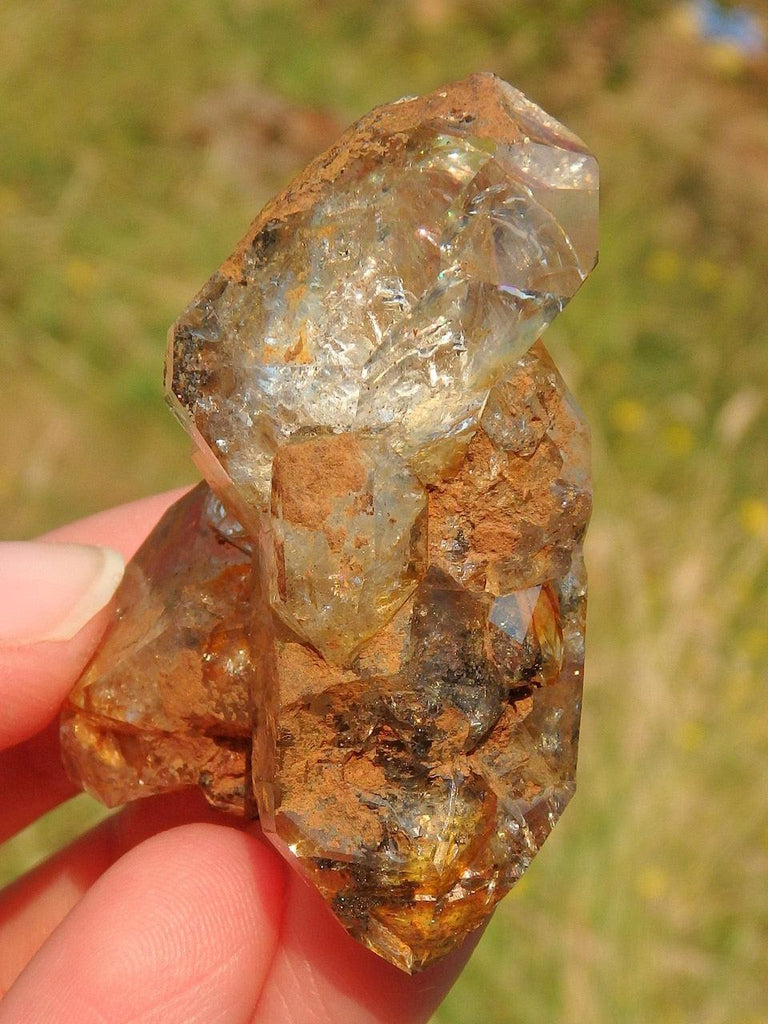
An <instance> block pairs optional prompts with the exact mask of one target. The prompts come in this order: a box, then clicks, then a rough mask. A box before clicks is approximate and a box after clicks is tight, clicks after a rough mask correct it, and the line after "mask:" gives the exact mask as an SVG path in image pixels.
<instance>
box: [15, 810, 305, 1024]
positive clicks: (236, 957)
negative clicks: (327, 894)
mask: <svg viewBox="0 0 768 1024" xmlns="http://www.w3.org/2000/svg"><path fill="white" fill-rule="evenodd" d="M284 884H285V869H284V867H283V865H282V864H281V863H280V862H279V858H278V857H277V856H276V855H275V854H274V853H273V852H272V851H271V850H269V849H268V848H267V847H266V845H265V844H263V843H260V842H259V841H258V840H256V839H254V838H253V837H252V836H249V835H248V834H246V833H244V832H241V831H238V830H236V829H232V828H227V827H225V826H220V825H212V824H194V825H182V826H179V827H177V828H174V829H171V830H170V831H168V832H164V833H162V834H161V835H158V836H155V837H153V838H151V839H149V840H147V841H146V842H144V843H142V844H141V845H140V846H138V847H136V848H135V849H134V850H132V851H130V852H129V853H128V854H126V855H125V856H124V857H123V858H122V859H121V860H119V861H118V862H117V863H116V864H115V865H113V867H112V868H110V869H109V870H108V871H107V872H106V873H105V874H104V875H103V876H102V877H101V878H100V879H99V880H98V881H97V882H96V884H95V885H94V886H93V888H92V889H91V890H90V891H89V892H88V893H87V894H86V895H85V897H84V898H83V900H82V901H81V902H80V904H79V905H78V906H77V907H76V908H75V909H74V910H73V912H72V913H71V914H70V916H69V917H68V918H67V919H66V920H65V921H64V922H62V924H61V926H60V927H59V928H58V929H57V931H56V932H55V933H54V934H53V935H52V936H51V938H50V939H49V941H48V942H47V943H46V944H45V945H44V946H43V948H42V949H41V950H40V952H39V953H38V955H37V956H36V957H35V958H34V959H33V961H32V962H31V964H30V965H29V967H28V968H27V969H26V970H25V971H24V973H23V974H22V975H21V976H20V978H19V979H18V981H17V982H16V984H15V985H14V986H13V987H12V988H11V990H10V992H9V994H8V996H7V997H6V1000H5V1001H4V1002H3V1005H2V1008H0V1021H2V1022H6V1021H11V1020H12V1021H14V1022H16V1021H21V1020H24V1021H26V1020H30V1021H31V1020H35V1022H36V1024H37V1022H40V1024H42V1022H45V1021H49V1020H50V1021H54V1020H55V1021H56V1022H57V1024H68V1022H69V1021H72V1022H74V1021H77V1022H78V1024H88V1022H90V1021H91V1020H93V1021H96V1020H99V1021H103V1020H110V1021H112V1022H114V1024H119V1022H120V1021H124V1020H129V1019H130V1020H132V1021H133V1020H136V1021H138V1020H147V1021H149V1020H160V1019H162V1020H163V1021H165V1022H167V1024H173V1022H174V1021H179V1022H181V1021H187V1020H192V1019H194V1020H206V1021H208V1020H210V1021H211V1022H216V1021H224V1020H226V1021H227V1022H229V1021H231V1022H233V1024H237V1022H239V1021H243V1022H246V1021H248V1020H249V1019H250V1017H251V1014H252V1010H253V1006H254V1005H255V1002H256V999H257V996H258V992H259V990H260V988H261V986H262V985H263V983H264V979H265V977H266V975H267V972H268V971H269V967H270V964H271V962H272V959H273V957H274V952H275V948H276V945H277V941H278V936H279V932H280V918H281V908H282V902H283V888H284ZM53 993H56V995H53ZM64 993H66V998H64V996H63V994H64ZM6 1004H7V1006H6ZM222 1011H225V1013H226V1015H225V1016H222ZM33 1013H34V1016H33V1015H32V1014H33Z"/></svg>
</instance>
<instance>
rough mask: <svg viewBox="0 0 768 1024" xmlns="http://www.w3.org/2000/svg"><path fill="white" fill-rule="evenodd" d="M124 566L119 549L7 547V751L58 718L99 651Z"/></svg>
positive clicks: (2, 600)
mask: <svg viewBox="0 0 768 1024" xmlns="http://www.w3.org/2000/svg"><path fill="white" fill-rule="evenodd" d="M123 568H124V562H123V557H122V555H121V554H120V553H119V552H117V551H115V550H113V549H112V548H106V547H91V546H87V545H84V544H63V543H52V542H46V541H30V542H26V543H25V542H20V543H14V542H11V543H4V544H0V706H1V707H2V708H3V714H2V716H1V717H0V749H3V748H5V747H8V746H11V745H12V744H14V743H19V742H20V741H22V740H25V739H27V738H28V737H30V736H32V735H33V734H34V733H36V732H38V731H39V730H40V729H41V728H43V727H44V726H45V725H46V724H47V723H48V722H49V721H50V719H51V718H52V717H53V716H54V715H55V714H56V711H57V710H58V708H59V706H60V705H61V702H62V701H63V699H64V697H65V696H66V693H67V690H68V689H69V687H70V686H71V685H72V682H73V680H74V679H75V678H76V676H77V675H78V673H79V672H80V671H81V670H82V669H83V667H84V666H85V663H86V661H87V660H88V658H89V657H90V655H91V654H92V653H93V650H94V647H95V645H96V643H97V642H98V639H99V636H100V635H101V632H102V629H103V626H104V621H103V618H102V617H101V616H98V617H97V618H96V620H94V616H96V615H97V613H98V612H99V611H100V610H101V609H102V608H104V606H105V605H106V604H107V603H108V602H109V600H110V598H111V597H112V595H113V594H114V592H115V589H116V587H117V585H118V583H119V582H120V580H121V578H122V575H123ZM92 620H93V621H92Z"/></svg>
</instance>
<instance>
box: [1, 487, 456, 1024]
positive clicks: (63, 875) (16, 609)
mask: <svg viewBox="0 0 768 1024" xmlns="http://www.w3.org/2000/svg"><path fill="white" fill-rule="evenodd" d="M178 497H179V492H175V493H170V494H164V495H159V496H157V497H154V498H149V499H147V500H145V501H141V502H136V503H135V504H133V505H127V506H123V507H121V508H116V509H112V510H110V511H108V512H103V513H101V514H99V515H96V516H93V517H91V518H90V519H86V520H82V521H81V522H79V523H73V524H72V525H70V526H67V527H64V528H62V529H60V530H57V531H55V532H54V533H53V534H50V535H49V536H48V537H47V538H46V540H55V541H59V542H68V543H74V544H78V545H82V544H88V545H103V546H106V547H109V548H111V549H115V550H117V551H119V552H120V553H121V554H122V555H123V556H124V557H126V558H128V557H130V556H131V555H132V554H133V552H134V551H135V550H136V548H137V547H138V546H139V544H140V543H141V541H142V540H143V539H144V537H145V536H146V534H147V533H148V532H149V530H150V529H151V528H152V527H153V526H154V524H155V523H156V522H157V520H158V519H159V517H160V516H161V515H162V513H163V512H164V511H165V509H166V508H167V507H168V506H169V505H170V504H171V503H172V502H173V501H175V500H176V499H177V498H178ZM119 569H120V562H119V559H117V558H116V556H107V557H106V558H105V557H104V555H103V554H102V553H100V552H99V551H94V550H92V549H82V548H75V549H72V548H68V547H67V548H58V549H56V550H52V549H51V548H49V547H40V546H38V545H36V544H12V545H0V780H2V784H3V797H2V802H0V842H2V841H3V840H5V839H7V838H8V837H9V836H11V835H13V834H14V833H15V832H16V831H18V830H19V829H21V828H23V827H24V826H25V825H27V824H29V823H30V822H31V821H33V820H34V819H35V818H37V817H38V816H39V815H40V814H42V813H44V812H45V811H47V810H49V809H50V808H52V807H54V806H55V805H57V804H59V803H60V802H62V801H63V800H66V799H67V798H68V797H69V796H71V795H73V793H74V792H75V789H74V787H73V786H72V785H71V783H69V782H68V781H67V779H66V777H65V775H64V772H63V769H62V768H61V764H60V760H59V752H58V736H57V731H58V730H57V717H58V710H59V707H60V705H61V703H62V701H63V700H64V698H65V697H66V694H67V692H68V691H69V689H70V688H71V686H72V684H73V683H74V681H75V679H76V678H77V676H78V675H79V673H80V671H81V670H82V668H83V667H84V665H85V663H86V661H87V660H88V658H89V657H90V655H91V653H92V652H93V650H94V649H95V647H96V645H97V644H98V641H99V638H100V636H101V633H102V631H103V629H104V626H105V623H106V612H105V611H104V609H103V607H102V606H103V605H104V604H105V603H107V602H108V600H109V598H110V596H111V593H112V591H113V589H114V587H115V586H116V584H117V582H118V578H119V574H120V572H119ZM99 609H101V610H99ZM93 613H95V615H94V617H93V618H89V617H90V616H91V615H93ZM86 620H89V621H86ZM83 623H84V624H83ZM79 626H82V628H79V629H78V627H79ZM20 641H22V642H20ZM473 944H474V943H473V942H469V943H467V944H465V946H464V948H463V949H462V950H460V951H459V952H458V953H457V954H454V955H452V956H450V957H448V958H447V959H446V960H444V961H442V962H440V963H438V964H436V965H435V966H433V967H431V968H429V969H428V970H426V971H424V972H423V973H422V974H419V975H416V976H415V977H408V976H407V975H405V974H403V973H401V972H400V971H398V970H396V969H395V968H394V967H391V966H390V965H389V964H387V963H385V962H384V961H383V960H381V959H380V958H379V957H377V956H375V955H374V954H373V953H370V952H368V951H367V950H365V949H363V948H362V947H361V946H360V945H359V944H358V943H356V942H355V941H353V940H352V939H351V938H350V937H349V935H347V933H346V932H345V931H344V930H343V928H342V927H341V926H340V925H339V924H338V922H337V921H336V920H335V919H334V918H333V916H332V915H331V913H330V911H329V910H328V909H327V908H326V906H325V904H324V903H323V901H322V899H321V898H320V897H319V896H318V895H317V893H315V892H314V890H312V889H311V888H310V887H309V886H308V885H306V884H305V883H304V882H303V881H302V880H301V879H300V878H299V876H298V875H297V874H296V873H295V872H293V871H291V870H290V869H289V868H288V866H287V865H286V864H285V863H284V862H283V860H282V859H281V858H280V856H279V855H278V854H277V853H276V852H275V851H274V850H273V849H272V847H271V846H270V845H269V843H267V842H265V841H264V840H263V838H261V837H260V835H259V832H258V827H257V826H254V825H245V826H244V825H243V824H242V823H240V824H238V823H237V822H236V821H235V820H234V819H233V818H231V817H229V816H226V815H223V814H219V813H217V812H215V811H213V810H212V809H211V808H209V807H208V806H207V805H206V804H205V802H204V801H203V799H202V797H201V796H200V795H199V794H198V793H196V792H190V793H182V794H172V795H168V796H162V797H154V798H151V799H147V800H142V801H139V802H138V803H135V804H131V805H129V806H128V807H126V808H125V809H124V810H122V811H120V812H119V813H118V814H116V815H115V816H113V817H112V818H110V819H108V820H107V821H105V822H104V823H102V824H101V825H100V826H99V827H98V828H96V829H94V830H93V831H92V832H90V833H89V834H88V835H86V836H84V837H83V838H82V839H80V840H79V841H78V842H76V843H75V844H74V845H73V846H71V847H69V848H68V849H66V850H64V851H62V852H61V853H60V854H58V855H57V856H55V857H54V858H53V859H52V860H50V861H49V862H47V863H46V864H44V865H43V866H42V867H40V868H38V869H36V870H34V871H32V872H30V873H29V874H27V875H26V876H24V877H23V878H21V879H20V880H19V881H18V882H16V883H15V884H14V885H12V886H10V887H9V888H8V889H6V890H5V891H4V892H2V893H0V994H3V993H6V994H5V996H4V998H3V999H2V1002H0V1024H70V1022H71V1024H107V1022H108V1024H121V1022H128V1021H130V1022H131V1024H150V1022H158V1024H159V1022H162V1024H176V1022H178V1024H182V1022H184V1024H192V1022H195V1024H240V1022H253V1024H259V1022H264V1024H326V1022H328V1024H330V1022H333V1024H346V1022H349V1024H369V1022H370V1024H373V1022H376V1024H390V1022H391V1024H416V1022H423V1021H426V1020H427V1019H428V1018H429V1016H430V1015H431V1013H432V1012H433V1010H434V1009H435V1007H436V1006H437V1005H438V1004H439V1003H440V1001H441V1000H442V998H443V996H444V995H445V993H446V992H447V990H448V988H449V987H450V985H451V984H452V983H453V981H454V980H455V978H456V976H457V975H458V973H459V971H460V970H461V968H462V966H463V965H464V963H465V962H466V959H467V957H468V956H469V953H470V952H471V947H472V945H473Z"/></svg>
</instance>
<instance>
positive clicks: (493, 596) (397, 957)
mask: <svg viewBox="0 0 768 1024" xmlns="http://www.w3.org/2000/svg"><path fill="white" fill-rule="evenodd" d="M596 233H597V165H596V162H595V160H594V157H592V156H591V154H590V153H589V152H588V151H587V150H586V149H585V147H584V145H583V144H582V143H581V142H580V141H579V140H578V139H577V138H576V137H575V136H574V135H572V134H571V133H570V132H568V131H567V130H566V129H564V128H563V127H562V126H561V125H559V124H558V123H557V122H555V121H554V120H553V119H552V118H550V117H549V116H548V115H546V114H545V113H544V112H543V111H541V110H540V109H539V108H537V107H536V106H534V104H532V103H531V102H530V101H528V100H527V99H525V97H523V96H522V94H521V93H519V92H517V91H516V90H514V89H513V88H511V87H510V86H508V85H506V84H505V83H503V82H501V81H500V80H499V79H497V78H495V77H494V76H492V75H488V74H480V75H473V76H471V77H470V78H468V79H466V80H465V81H463V82H459V83H457V84H455V85H451V86H448V87H446V88H444V89H442V90H439V91H437V92H435V93H432V94H431V95H429V96H427V97H424V98H422V99H406V100H402V101H400V102H398V103H394V104H391V105H389V106H385V107H381V108H378V109H377V110H374V111H373V112H372V113H370V114H368V115H366V116H365V117H363V118H362V119H361V120H360V121H358V122H357V123H356V124H355V125H353V126H352V127H351V128H350V129H349V130H348V131H347V133H346V134H345V135H344V136H342V138H341V139H340V140H339V143H338V144H337V145H336V146H335V147H334V148H332V149H331V150H329V151H328V152H327V153H325V154H323V155H322V156H321V157H318V158H317V160H315V161H314V162H313V163H312V164H310V165H309V167H308V168H307V169H306V170H305V171H304V172H303V174H301V175H300V176H299V177H298V178H297V179H296V180H295V181H294V182H293V183H292V184H291V185H290V186H289V187H288V188H287V189H286V190H285V192H283V193H282V194H281V195H280V196H278V197H277V198H276V199H274V200H273V201H272V202H271V203H269V204H268V205H267V207H266V208H265V209H264V210H263V211H262V213H261V214H260V215H259V216H258V217H257V218H256V220H255V221H254V223H253V224H252V225H251V228H250V229H249V231H248V233H247V234H246V236H245V238H244V239H243V240H242V241H241V243H240V244H239V245H238V246H237V248H236V249H235V251H234V253H233V254H232V256H231V257H230V258H229V259H228V260H227V261H226V262H225V263H224V265H223V266H222V267H221V268H220V270H219V271H217V272H216V274H214V276H213V277H212V278H211V280H210V281H209V282H208V283H207V284H206V285H205V286H204V288H203V289H202V290H201V292H200V293H199V295H198V296H197V297H196V298H195V300H194V301H193V302H192V303H191V305H190V306H189V307H188V309H187V310H185V311H184V313H183V314H182V315H181V317H180V318H179V320H178V321H177V322H176V323H175V324H174V326H173V328H172V329H171V333H170V340H169V351H168V361H167V373H166V380H167V385H168V389H169V394H170V397H171V400H172V404H173V406H174V408H175V410H176V413H177V415H178V416H179V418H180V419H181V421H182V423H183V424H184V426H185V427H186V428H187V430H188V431H189V432H190V434H191V436H192V437H193V439H194V441H195V444H196V447H197V460H198V463H199V465H200V467H201V469H202V470H203V473H204V475H205V476H206V478H207V484H205V483H204V484H201V485H200V486H199V487H197V488H196V489H195V490H194V491H192V492H191V493H190V494H189V495H188V496H187V497H185V498H183V499H182V501H181V502H179V503H178V504H177V505H176V506H174V507H173V508H172V509H171V510H169V512H168V513H167V514H166V516H165V517H164V518H163V520H162V521H161V522H160V524H159V525H158V527H157V528H156V530H155V531H154V532H153V533H152V534H151V535H150V537H149V538H148V540H147V541H146V543H145V544H144V546H143V547H142V549H141V550H140V552H139V553H138V555H137V556H136V558H135V559H134V561H133V562H132V563H131V565H130V566H129V568H128V571H127V573H126V577H125V580H124V582H123V584H122V586H121V588H120V590H119V592H118V595H117V599H116V605H115V609H114V612H113V617H112V622H111V625H110V627H109V629H108V631H107V634H106V636H105V639H104V642H103V644H102V646H101V648H100V650H99V651H98V652H97V654H96V655H95V657H94V659H93V660H92V662H91V664H90V665H89V666H88V668H87V669H86V672H85V674H84V675H83V677H82V679H81V680H80V681H79V683H78V684H77V686H76V687H75V689H74V691H73V693H72V694H71V695H70V698H69V701H68V703H67V706H66V708H65V711H64V716H63V725H62V742H63V748H64V754H65V761H66V764H67V767H68V769H69V771H70V774H71V775H72V776H73V778H75V779H77V780H78V781H79V782H81V783H82V784H83V785H84V786H85V788H87V789H88V790H89V791H90V792H92V793H93V794H94V795H96V796H98V797H99V798H100V799H102V800H104V801H105V802H106V803H108V804H110V805H115V804H118V803H121V802H124V801H126V800H131V799H134V798H135V797H137V796H142V795H149V794H152V793H156V792H159V791H161V790H167V789H173V788H181V787H183V786H188V785H194V784H197V785H200V786H201V787H202V789H203V791H204V792H205V794H206V796H207V797H208V799H209V800H210V801H211V802H212V803H213V804H214V805H216V806H218V807H222V808H225V809H227V810H229V811H232V812H234V813H239V814H246V815H251V814H255V813H258V814H259V816H260V818H261V823H262V827H263V829H264V831H265V834H266V835H267V836H268V837H269V838H270V839H271V840H272V841H273V842H274V843H275V845H276V846H277V848H278V849H279V850H280V851H281V852H282V853H284V854H285V856H286V857H287V858H288V859H289V861H290V862H291V863H292V864H293V865H294V866H296V867H297V868H298V869H299V870H300V871H301V872H302V873H303V875H304V876H305V877H306V878H308V879H309V880H310V881H311V882H313V883H314V884H315V885H316V886H317V888H318V889H319V891H320V892H321V893H322V894H323V896H324V897H325V899H326V900H327V902H328V904H329V906H330V907H331V909H332V910H333V912H334V913H335V914H336V916H337V917H338V919H339V920H340V921H341V923H342V924H343V925H344V926H345V927H346V928H347V929H348V930H349V931H350V932H351V934H352V935H354V936H355V937H356V938H357V939H359V940H360V941H361V942H363V943H364V944H366V945H367V946H369V947H370V948H371V949H372V950H374V951H375V952H377V953H378V954H379V955H381V956H383V957H385V958H386V959H388V960H390V961H391V962H392V963H394V964H396V965H397V966H399V967H401V968H402V969H403V970H406V971H416V970H419V969H421V968H423V967H424V966H426V965H427V964H429V963H431V962H433V961H434V960H435V959H437V958H439V957H441V956H443V955H445V954H446V953H448V952H450V951H451V950H452V949H454V948H455V947H456V946H457V945H458V944H459V943H460V942H461V940H462V939H463V937H464V936H465V935H466V934H467V933H468V932H470V931H471V930H473V929H474V928H476V927H478V926H479V925H480V924H482V922H483V921H485V920H486V919H487V917H488V916H489V914H490V913H491V911H492V909H493V907H494V906H495V904H496V903H497V902H498V900H499V899H500V898H501V897H502V896H503V895H504V893H505V892H507V891H508V890H509V888H510V887H511V886H512V885H513V884H514V882H515V881H516V880H517V879H518V878H519V877H520V875H521V874H522V873H523V872H524V871H525V869H526V868H527V867H528V865H529V864H530V862H531V859H532V858H533V856H534V855H535V853H536V852H537V850H538V849H539V847H540V846H541V844H542V843H543V842H544V840H545V839H546V837H547V835H548V834H549V832H550V831H551V829H552V827H553V825H554V823H555V822H556V821H557V819H558V817H559V816H560V814H561V813H562V811H563V808H564V807H565V805H566V804H567V802H568V800H569V799H570V797H571V795H572V794H573V791H574V786H575V769H576V749H577V740H578V726H579V715H580V705H581V688H582V667H583V655H584V643H583V641H584V622H585V601H586V583H585V576H584V568H583V562H582V557H581V545H582V540H583V536H584V532H585V530H586V526H587V522H588V519H589V513H590V507H591V487H590V474H589V433H588V429H587V427H586V425H585V423H584V421H583V418H582V417H581V414H580V412H579V410H578V408H577V406H576V404H575V402H574V399H573V397H572V396H571V395H570V393H569V391H568V389H567V387H566V385H565V384H564V382H563V380H562V377H561V376H560V374H559V373H558V371H557V369H556V368H555V366H554V364H553V362H552V360H551V358H550V356H549V354H548V353H547V351H546V350H545V348H544V346H543V345H542V343H541V341H540V340H537V339H538V338H539V335H540V334H541V332H542V330H543V329H544V328H545V327H546V325H547V324H548V323H549V322H550V321H551V320H552V319H553V317H554V316H555V315H556V314H557V313H558V312H560V311H561V310H562V309H563V307H564V306H565V305H566V303H567V302H568V301H569V299H570V298H571V297H572V296H573V294H574V293H575V291H576V290H577V288H578V287H579V286H580V284H581V283H582V281H583V280H584V278H585V277H586V275H587V274H588V273H589V271H590V270H591V269H592V267H593V266H594V263H595V261H596V256H597V242H596Z"/></svg>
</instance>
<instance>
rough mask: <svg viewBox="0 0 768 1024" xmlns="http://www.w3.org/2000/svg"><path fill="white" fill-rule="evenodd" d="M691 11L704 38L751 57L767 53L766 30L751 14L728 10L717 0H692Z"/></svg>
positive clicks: (734, 9)
mask: <svg viewBox="0 0 768 1024" xmlns="http://www.w3.org/2000/svg"><path fill="white" fill-rule="evenodd" d="M691 10H692V13H693V15H694V18H695V20H696V27H697V29H698V31H699V34H700V35H701V36H702V38H703V39H706V40H709V41H711V42H715V43H726V44H728V45H730V46H733V47H735V48H736V49H737V50H739V52H740V53H742V54H744V55H745V56H748V57H755V56H759V55H760V54H762V53H765V51H766V37H765V30H764V29H763V26H762V24H761V23H760V21H759V19H758V17H757V15H755V14H753V13H752V12H751V11H748V10H746V9H745V8H743V7H734V8H726V7H723V6H722V4H719V3H717V0H693V3H692V4H691Z"/></svg>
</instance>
